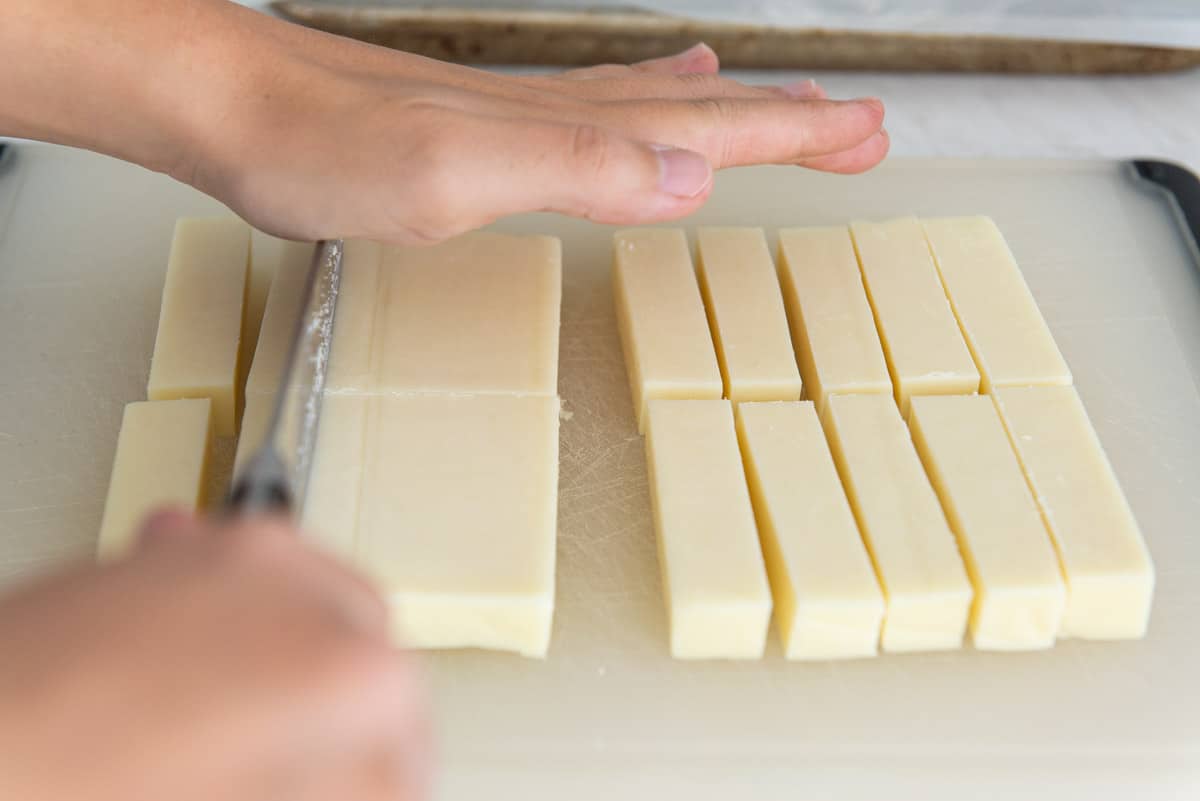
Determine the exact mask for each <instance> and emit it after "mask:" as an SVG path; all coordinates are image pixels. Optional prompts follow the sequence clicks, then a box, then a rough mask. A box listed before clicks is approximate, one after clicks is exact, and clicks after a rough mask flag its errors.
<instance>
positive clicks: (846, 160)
mask: <svg viewBox="0 0 1200 801" xmlns="http://www.w3.org/2000/svg"><path fill="white" fill-rule="evenodd" d="M890 146H891V139H890V138H889V137H888V133H887V131H885V130H880V131H879V133H877V134H875V135H874V136H872V137H871V138H870V139H868V140H867V141H865V142H862V143H860V144H858V145H855V146H854V147H852V148H850V149H849V150H843V151H842V152H841V153H831V154H829V155H827V156H816V157H814V158H811V159H804V160H802V161H800V162H799V164H800V166H802V167H808V168H810V169H813V170H821V171H822V172H837V173H843V174H847V175H849V174H852V173H859V172H864V171H866V170H869V169H871V168H872V167H874V166H875V165H876V164H878V163H879V162H881V161H883V159H884V157H885V156H887V152H888V149H889V147H890Z"/></svg>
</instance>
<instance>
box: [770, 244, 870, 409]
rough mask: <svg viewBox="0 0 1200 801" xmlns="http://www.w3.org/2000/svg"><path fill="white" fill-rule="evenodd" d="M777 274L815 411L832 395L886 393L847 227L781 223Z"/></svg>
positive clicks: (808, 395)
mask: <svg viewBox="0 0 1200 801" xmlns="http://www.w3.org/2000/svg"><path fill="white" fill-rule="evenodd" d="M779 280H780V284H782V286H783V298H784V303H785V304H786V306H787V313H788V320H789V322H790V323H791V329H792V343H793V344H794V345H795V348H796V360H797V362H798V363H799V365H800V375H801V376H802V377H803V379H804V392H805V395H806V396H807V397H808V398H809V399H810V400H812V401H814V402H815V403H816V404H817V410H818V412H821V411H822V410H824V408H825V398H826V397H827V396H828V395H830V394H833V393H842V394H845V393H868V394H869V393H886V394H888V395H890V394H892V380H891V377H890V376H889V375H888V368H887V362H886V361H885V360H884V357H883V347H882V346H881V345H880V343H879V333H878V332H877V331H876V330H875V318H874V316H873V315H872V313H871V305H870V304H869V303H868V302H867V294H866V290H865V289H864V288H863V280H862V273H861V272H860V271H859V269H858V259H857V257H856V256H855V255H854V244H853V243H852V242H851V241H850V231H849V230H848V229H847V228H846V227H844V226H837V227H829V228H785V229H782V230H781V231H780V232H779Z"/></svg>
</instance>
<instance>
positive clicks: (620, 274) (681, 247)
mask: <svg viewBox="0 0 1200 801" xmlns="http://www.w3.org/2000/svg"><path fill="white" fill-rule="evenodd" d="M613 293H614V297H615V300H616V308H617V325H618V328H619V329H620V333H621V346H622V348H623V350H624V354H625V369H626V370H627V371H628V374H629V388H630V390H631V391H632V393H633V413H634V417H635V418H636V419H637V423H638V431H642V430H643V429H644V428H645V425H646V406H647V402H648V401H649V400H651V399H652V398H675V399H719V398H720V397H721V392H722V388H723V385H722V382H721V371H720V368H719V367H718V366H717V357H716V355H715V353H714V351H713V341H712V335H711V334H710V333H709V330H708V321H707V320H706V319H705V316H704V301H703V300H701V298H700V290H699V288H698V287H697V285H696V274H695V271H694V270H693V268H692V260H691V256H690V255H689V253H688V245H687V239H686V238H685V237H684V235H683V231H680V230H678V229H673V228H637V229H629V230H625V231H618V232H617V234H616V236H615V237H614V257H613Z"/></svg>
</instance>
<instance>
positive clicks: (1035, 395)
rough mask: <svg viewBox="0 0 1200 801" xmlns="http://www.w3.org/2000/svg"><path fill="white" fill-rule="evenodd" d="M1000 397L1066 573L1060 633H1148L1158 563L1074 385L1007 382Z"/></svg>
mask: <svg viewBox="0 0 1200 801" xmlns="http://www.w3.org/2000/svg"><path fill="white" fill-rule="evenodd" d="M994 397H995V402H996V408H997V410H998V411H999V412H1000V417H1001V418H1002V419H1003V420H1004V424H1005V427H1006V428H1007V430H1008V434H1009V439H1010V441H1011V442H1012V445H1013V447H1014V448H1015V449H1016V451H1017V455H1018V457H1019V458H1020V460H1021V466H1022V467H1023V468H1024V470H1025V477H1026V478H1027V479H1028V481H1029V485H1030V487H1031V488H1032V489H1033V494H1034V498H1035V499H1036V500H1037V503H1038V506H1039V507H1040V508H1041V510H1042V516H1043V518H1044V519H1045V521H1046V526H1047V527H1048V528H1049V530H1050V534H1051V535H1052V537H1053V540H1054V545H1055V547H1056V548H1057V550H1058V558H1059V561H1060V563H1061V565H1062V569H1063V573H1064V574H1065V576H1066V580H1067V608H1066V611H1065V613H1064V615H1063V620H1062V626H1061V627H1060V629H1059V636H1060V637H1082V638H1084V639H1093V640H1111V639H1135V638H1138V637H1142V636H1144V635H1145V633H1146V626H1147V623H1148V621H1149V617H1150V607H1151V603H1152V601H1153V598H1154V565H1153V563H1152V562H1151V561H1150V554H1149V552H1148V551H1147V550H1146V543H1145V541H1144V540H1143V539H1142V534H1141V531H1140V530H1139V529H1138V525H1137V521H1136V520H1135V519H1134V517H1133V512H1132V511H1131V510H1130V508H1129V503H1128V502H1127V501H1126V500H1125V495H1124V493H1123V492H1122V491H1121V487H1120V485H1119V484H1118V483H1117V478H1116V475H1115V474H1114V473H1113V470H1112V466H1111V465H1110V464H1109V462H1108V457H1106V456H1105V454H1104V449H1103V448H1102V447H1101V445H1100V440H1099V438H1097V436H1096V432H1095V430H1094V429H1093V428H1092V424H1091V421H1089V420H1088V417H1087V412H1086V411H1084V408H1083V403H1082V402H1081V401H1080V399H1079V395H1078V393H1076V391H1075V388H1074V387H1070V386H1034V387H1001V388H998V389H996V390H995V393H994Z"/></svg>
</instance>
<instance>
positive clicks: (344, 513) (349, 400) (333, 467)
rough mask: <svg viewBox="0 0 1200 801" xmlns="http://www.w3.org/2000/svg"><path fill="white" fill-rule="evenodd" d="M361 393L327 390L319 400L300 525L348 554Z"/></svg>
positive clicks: (363, 405) (353, 531)
mask: <svg viewBox="0 0 1200 801" xmlns="http://www.w3.org/2000/svg"><path fill="white" fill-rule="evenodd" d="M371 403H372V399H371V398H370V397H368V396H363V395H335V394H327V395H326V396H325V398H324V400H323V401H322V402H321V418H320V420H319V422H318V426H317V442H316V447H315V448H314V449H313V460H312V466H311V469H310V472H309V477H308V488H307V491H306V493H305V498H304V507H303V511H302V513H301V516H300V527H301V529H302V530H303V536H304V538H305V539H306V540H308V541H310V542H314V543H316V544H317V545H319V546H321V547H323V548H325V549H326V550H328V551H330V552H332V553H333V554H335V555H337V556H339V557H342V558H344V559H353V558H354V556H355V543H356V538H357V532H358V509H359V492H360V491H361V488H362V471H363V458H364V453H365V447H366V431H367V428H366V427H367V417H368V409H369V408H370V407H371Z"/></svg>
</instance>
